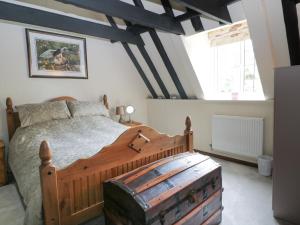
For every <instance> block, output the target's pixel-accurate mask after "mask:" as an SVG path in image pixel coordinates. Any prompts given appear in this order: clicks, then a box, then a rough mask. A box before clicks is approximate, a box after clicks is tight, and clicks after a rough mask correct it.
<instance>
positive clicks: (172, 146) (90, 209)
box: [6, 95, 193, 225]
mask: <svg viewBox="0 0 300 225" xmlns="http://www.w3.org/2000/svg"><path fill="white" fill-rule="evenodd" d="M57 100H66V101H68V100H74V98H72V97H67V96H63V97H58V98H55V99H52V100H50V101H57ZM103 103H104V105H105V106H106V107H107V108H108V101H107V97H106V95H105V96H104V97H103ZM6 106H7V109H6V112H7V125H8V133H9V138H10V139H11V138H12V137H13V135H14V132H15V131H16V129H17V128H18V127H19V126H20V120H19V116H18V113H17V112H15V111H14V108H13V104H12V100H11V98H7V101H6ZM185 125H186V129H185V131H184V134H183V135H177V136H174V137H170V136H167V135H165V134H161V133H158V132H157V131H155V130H154V129H152V128H150V127H147V126H143V125H141V126H137V127H134V128H130V129H128V130H127V131H125V132H124V133H123V134H122V135H121V136H120V137H119V138H118V139H117V140H116V141H115V142H114V143H112V144H111V145H109V146H106V147H104V148H103V149H102V150H101V151H99V152H98V153H97V154H96V155H94V156H92V157H90V158H87V159H79V160H77V161H76V162H74V163H72V164H71V165H69V166H68V167H66V168H64V169H60V170H59V169H57V168H56V167H55V165H53V164H52V162H51V159H52V155H51V149H50V147H49V146H50V145H49V144H48V142H47V141H46V140H45V141H43V142H42V143H41V146H40V153H39V154H40V159H41V166H40V179H41V189H42V201H43V212H44V221H45V222H44V223H45V225H50V224H51V225H68V224H70V225H71V224H72V225H74V224H80V223H82V222H85V221H88V220H90V219H92V218H94V217H96V216H99V215H101V214H102V212H103V205H104V202H103V192H102V184H103V182H104V181H105V180H107V179H109V178H112V177H115V176H118V175H121V174H124V173H126V172H128V171H131V170H133V169H136V168H138V167H140V166H142V165H145V164H148V163H151V162H154V161H156V160H159V159H161V158H164V157H167V156H171V155H176V154H179V153H182V152H186V151H193V132H192V130H191V119H190V117H187V118H186V124H185ZM83 151H84V149H83Z"/></svg>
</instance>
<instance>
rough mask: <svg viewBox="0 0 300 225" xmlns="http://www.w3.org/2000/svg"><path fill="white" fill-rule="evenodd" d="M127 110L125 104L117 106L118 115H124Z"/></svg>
mask: <svg viewBox="0 0 300 225" xmlns="http://www.w3.org/2000/svg"><path fill="white" fill-rule="evenodd" d="M124 114H125V111H124V107H123V106H117V107H116V115H124Z"/></svg>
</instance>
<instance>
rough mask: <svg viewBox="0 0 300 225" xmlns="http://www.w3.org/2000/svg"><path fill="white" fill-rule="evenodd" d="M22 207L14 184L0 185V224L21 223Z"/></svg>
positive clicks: (17, 224) (22, 217) (15, 224)
mask: <svg viewBox="0 0 300 225" xmlns="http://www.w3.org/2000/svg"><path fill="white" fill-rule="evenodd" d="M23 221H24V209H23V205H22V203H21V199H20V197H19V193H18V192H17V189H16V187H15V185H13V184H10V185H6V186H3V187H0V224H1V225H2V224H3V225H4V224H5V225H19V224H20V225H22V224H23Z"/></svg>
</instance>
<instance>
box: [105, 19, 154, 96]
mask: <svg viewBox="0 0 300 225" xmlns="http://www.w3.org/2000/svg"><path fill="white" fill-rule="evenodd" d="M106 18H107V20H108V22H109V23H110V25H111V26H112V27H113V28H118V26H117V24H116V22H115V21H114V19H113V18H112V17H111V16H106ZM121 44H122V46H123V48H124V49H125V51H126V53H127V55H128V56H129V58H130V59H131V61H132V63H133V65H134V66H135V68H136V70H137V71H138V73H139V74H140V77H141V78H142V80H143V81H144V83H145V85H146V87H147V88H148V90H149V92H150V93H151V95H152V97H153V98H157V97H158V96H157V94H156V92H155V90H154V88H153V87H152V85H151V83H150V81H149V79H148V78H147V76H146V74H145V72H144V70H143V69H142V67H141V65H140V64H139V62H138V60H137V58H136V57H135V56H134V54H133V52H132V51H131V49H130V47H129V45H128V44H127V43H124V42H121Z"/></svg>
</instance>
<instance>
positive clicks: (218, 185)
mask: <svg viewBox="0 0 300 225" xmlns="http://www.w3.org/2000/svg"><path fill="white" fill-rule="evenodd" d="M104 202H105V203H104V212H105V218H106V224H111V225H112V224H114V225H116V224H117V225H161V224H162V225H171V224H175V225H200V224H205V225H214V224H219V223H220V222H221V218H222V177H221V166H220V165H219V164H217V163H216V162H214V161H213V160H212V159H210V158H209V157H208V156H204V155H201V154H197V153H183V154H179V155H177V156H172V157H168V158H165V159H162V160H159V161H157V162H154V163H152V164H150V165H146V166H143V167H142V168H139V169H137V170H134V171H132V172H129V173H127V174H124V175H122V176H119V177H116V178H113V179H111V180H109V181H107V182H106V183H104Z"/></svg>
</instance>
